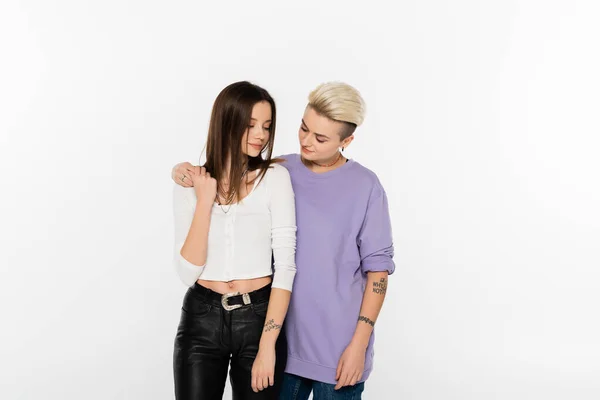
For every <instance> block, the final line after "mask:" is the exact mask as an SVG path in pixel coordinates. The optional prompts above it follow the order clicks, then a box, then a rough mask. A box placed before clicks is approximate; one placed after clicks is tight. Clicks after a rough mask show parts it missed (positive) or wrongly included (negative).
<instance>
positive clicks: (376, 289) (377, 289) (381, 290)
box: [373, 278, 387, 295]
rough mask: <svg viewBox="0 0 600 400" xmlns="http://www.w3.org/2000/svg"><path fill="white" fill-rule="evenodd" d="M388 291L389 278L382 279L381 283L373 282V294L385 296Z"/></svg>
mask: <svg viewBox="0 0 600 400" xmlns="http://www.w3.org/2000/svg"><path fill="white" fill-rule="evenodd" d="M386 291H387V278H381V279H380V280H379V282H373V293H377V294H380V295H384V294H385V292H386Z"/></svg>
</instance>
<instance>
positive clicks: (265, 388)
mask: <svg viewBox="0 0 600 400" xmlns="http://www.w3.org/2000/svg"><path fill="white" fill-rule="evenodd" d="M275 117H276V110H275V102H274V101H273V98H272V97H271V96H270V95H269V93H268V92H267V91H266V90H264V89H262V88H260V87H258V86H256V85H253V84H251V83H249V82H237V83H234V84H231V85H229V86H227V87H226V88H225V89H223V91H222V92H221V93H220V94H219V95H218V97H217V99H216V100H215V103H214V106H213V110H212V115H211V120H210V127H209V132H208V141H207V146H206V163H205V164H204V166H202V167H197V168H195V169H193V170H190V171H187V172H186V173H185V174H184V175H183V176H182V178H181V180H182V183H185V182H186V180H187V183H188V184H193V188H192V187H183V186H180V185H175V187H174V192H173V195H174V197H173V206H174V218H175V231H174V233H175V260H174V261H175V267H176V269H177V272H178V274H179V276H180V278H181V280H182V281H183V282H184V283H185V284H186V285H187V286H190V288H189V289H188V291H187V293H186V295H185V298H184V300H183V306H182V309H181V320H180V323H179V327H178V329H177V336H176V339H175V349H174V356H173V359H174V360H173V361H174V377H175V395H176V398H177V399H178V400H183V399H220V398H222V395H223V390H224V387H225V381H226V378H227V369H228V367H229V366H230V363H231V369H230V381H231V386H232V391H233V398H234V399H270V398H277V391H278V389H279V388H278V384H280V383H281V376H282V375H281V374H282V373H283V369H284V367H285V359H286V349H285V342H284V340H285V336H284V335H281V334H280V333H281V329H282V325H283V321H284V319H285V315H286V313H287V309H288V305H289V301H290V296H291V290H292V284H293V281H294V276H295V272H296V265H295V246H296V220H295V206H294V193H293V190H292V185H291V181H290V175H289V173H288V172H287V170H286V169H285V168H284V167H282V166H281V165H279V164H278V163H277V160H273V159H271V155H272V149H273V140H274V136H275ZM272 261H274V263H273V264H272ZM272 265H274V267H273V268H272ZM275 384H277V385H275ZM274 385H275V387H273V386H274Z"/></svg>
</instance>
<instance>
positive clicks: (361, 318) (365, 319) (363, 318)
mask: <svg viewBox="0 0 600 400" xmlns="http://www.w3.org/2000/svg"><path fill="white" fill-rule="evenodd" d="M358 320H359V321H363V322H366V323H367V324H369V325H371V326H373V327H374V326H375V322H373V321H372V320H370V319H369V318H367V317H365V316H362V315H361V316H360V317H358Z"/></svg>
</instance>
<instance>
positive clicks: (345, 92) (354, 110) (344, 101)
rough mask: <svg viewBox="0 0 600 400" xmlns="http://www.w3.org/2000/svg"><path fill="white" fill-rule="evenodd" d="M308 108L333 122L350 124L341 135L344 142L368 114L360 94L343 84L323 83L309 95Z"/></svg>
mask: <svg viewBox="0 0 600 400" xmlns="http://www.w3.org/2000/svg"><path fill="white" fill-rule="evenodd" d="M308 106H309V107H311V108H312V109H313V110H315V111H316V112H317V113H318V114H320V115H322V116H324V117H327V118H329V119H331V120H333V121H338V122H345V123H347V124H349V126H347V128H348V129H344V131H343V132H341V133H340V137H341V139H342V140H344V139H346V138H347V137H348V136H350V135H352V134H353V133H354V130H355V129H356V127H357V126H360V125H361V124H362V123H363V121H364V119H365V113H366V105H365V101H364V100H363V98H362V96H361V95H360V92H359V91H358V90H356V89H355V88H353V87H352V86H350V85H348V84H347V83H343V82H327V83H323V84H321V85H319V86H317V88H316V89H315V90H313V91H312V92H310V94H309V95H308Z"/></svg>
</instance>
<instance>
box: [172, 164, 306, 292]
mask: <svg viewBox="0 0 600 400" xmlns="http://www.w3.org/2000/svg"><path fill="white" fill-rule="evenodd" d="M195 209H196V192H195V191H194V188H184V187H182V186H179V185H177V184H175V188H174V190H173V210H174V222H175V231H174V233H175V259H174V263H175V268H176V270H177V273H178V274H179V277H180V278H181V280H182V281H183V283H184V284H186V285H187V286H192V285H193V284H194V282H196V281H197V280H198V279H204V280H209V281H223V282H228V281H232V280H236V279H253V278H260V277H264V276H270V275H273V283H272V287H274V288H280V289H285V290H289V291H291V290H292V284H293V281H294V276H295V274H296V262H295V254H296V211H295V204H294V191H293V189H292V183H291V180H290V175H289V172H288V171H287V169H285V167H283V166H281V165H279V164H273V165H272V167H271V168H269V169H268V170H267V172H266V174H265V176H264V178H263V180H262V181H261V182H260V183H259V182H257V184H255V186H254V188H253V189H252V191H251V192H250V193H249V194H248V195H247V196H246V197H245V198H244V199H243V200H242V201H241V202H240V203H237V204H232V205H224V206H219V205H218V204H216V203H215V204H214V205H213V208H212V213H211V220H210V228H209V232H208V250H207V258H206V264H205V265H194V264H192V263H190V262H189V261H188V260H186V259H185V258H183V256H182V255H181V248H182V247H183V243H184V242H185V239H186V238H187V235H188V232H189V229H190V226H191V223H192V219H193V216H194V211H195ZM272 257H273V258H274V261H275V263H274V271H273V269H272V268H271V265H272V264H271V263H272Z"/></svg>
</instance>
